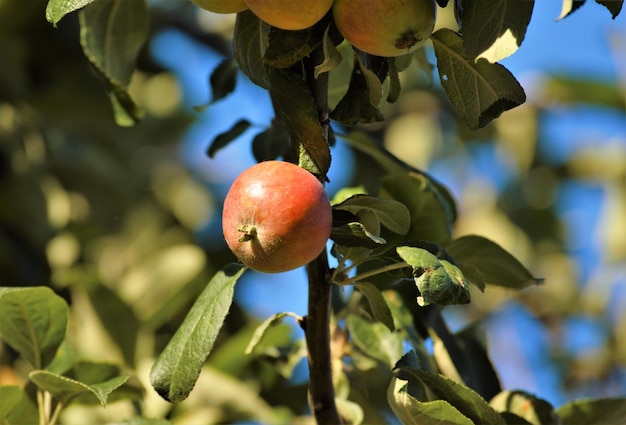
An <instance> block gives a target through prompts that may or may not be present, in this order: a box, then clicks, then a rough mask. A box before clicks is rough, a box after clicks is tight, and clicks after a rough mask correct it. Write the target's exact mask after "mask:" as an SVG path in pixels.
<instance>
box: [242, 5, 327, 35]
mask: <svg viewBox="0 0 626 425" xmlns="http://www.w3.org/2000/svg"><path fill="white" fill-rule="evenodd" d="M246 3H247V4H248V7H249V8H250V10H251V11H252V12H253V13H254V14H255V15H256V16H258V17H259V19H261V20H262V21H264V22H266V23H268V24H270V25H272V26H274V27H276V28H280V29H284V30H303V29H305V28H309V27H312V26H313V25H315V24H316V23H317V22H319V21H320V20H321V19H322V18H323V17H324V15H326V13H327V12H328V11H329V10H330V7H331V6H332V4H333V0H246Z"/></svg>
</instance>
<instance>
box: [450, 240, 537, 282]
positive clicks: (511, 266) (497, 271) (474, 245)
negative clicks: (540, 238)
mask: <svg viewBox="0 0 626 425" xmlns="http://www.w3.org/2000/svg"><path fill="white" fill-rule="evenodd" d="M445 249H446V251H447V252H448V254H450V255H451V256H452V258H454V261H455V262H456V263H458V264H464V263H468V264H471V265H472V266H474V267H476V268H477V269H478V271H479V272H480V274H481V275H482V277H483V278H484V281H485V283H487V284H489V285H497V286H504V287H506V288H512V289H523V288H526V287H527V286H530V285H536V284H540V283H542V279H537V278H534V277H533V276H532V275H531V274H530V272H529V271H528V270H527V269H526V268H525V267H524V266H523V265H522V264H521V263H520V262H519V261H518V260H517V259H516V258H515V257H513V256H512V255H511V254H509V253H508V252H507V251H505V250H504V249H503V248H502V247H500V246H499V245H498V244H496V243H495V242H493V241H490V240H489V239H487V238H484V237H482V236H476V235H469V236H463V237H460V238H458V239H456V240H454V241H452V242H450V243H449V244H447V245H446V246H445Z"/></svg>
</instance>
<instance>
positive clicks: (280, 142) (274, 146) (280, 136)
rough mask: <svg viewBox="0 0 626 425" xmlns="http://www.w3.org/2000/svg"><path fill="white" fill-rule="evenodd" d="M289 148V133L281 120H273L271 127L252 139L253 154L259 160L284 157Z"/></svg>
mask: <svg viewBox="0 0 626 425" xmlns="http://www.w3.org/2000/svg"><path fill="white" fill-rule="evenodd" d="M288 150H289V133H288V132H287V129H286V128H285V126H284V124H283V123H282V121H280V120H273V121H272V124H271V125H270V127H269V128H268V129H266V130H264V131H262V132H260V133H259V134H257V135H256V136H254V138H253V139H252V154H253V155H254V159H256V161H257V162H263V161H268V160H271V159H276V158H278V157H281V156H282V157H284V156H285V155H286V152H287V151H288Z"/></svg>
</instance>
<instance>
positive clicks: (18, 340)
mask: <svg viewBox="0 0 626 425" xmlns="http://www.w3.org/2000/svg"><path fill="white" fill-rule="evenodd" d="M67 319H68V308H67V304H66V303H65V300H63V298H61V297H59V296H58V295H56V294H55V293H54V292H53V291H52V290H51V289H50V288H47V287H43V286H41V287H33V288H0V335H1V336H2V339H3V340H4V342H6V343H7V344H8V345H9V346H11V347H12V348H13V349H14V350H15V351H17V352H18V353H20V354H21V355H22V356H23V357H24V358H25V359H26V360H27V361H28V362H29V363H30V364H31V366H32V367H33V368H35V369H43V368H44V367H46V366H47V365H48V364H50V362H51V361H52V359H53V358H54V356H55V355H56V351H57V349H58V348H59V346H60V345H61V343H62V342H63V339H64V337H65V331H66V328H67Z"/></svg>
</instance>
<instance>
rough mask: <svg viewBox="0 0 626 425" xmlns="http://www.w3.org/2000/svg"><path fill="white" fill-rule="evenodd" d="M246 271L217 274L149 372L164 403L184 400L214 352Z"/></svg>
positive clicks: (237, 268)
mask: <svg viewBox="0 0 626 425" xmlns="http://www.w3.org/2000/svg"><path fill="white" fill-rule="evenodd" d="M244 270H245V268H244V267H243V266H241V265H238V264H230V265H228V266H226V267H225V268H224V269H222V270H221V271H219V272H218V273H217V274H216V275H215V276H214V277H213V279H211V281H210V282H209V283H208V285H207V286H206V288H205V289H204V291H203V292H202V294H200V296H199V297H198V299H197V300H196V302H195V303H194V305H193V306H192V307H191V310H190V311H189V313H188V314H187V317H185V320H184V321H183V323H182V325H181V326H180V328H178V330H177V331H176V333H175V334H174V336H173V337H172V339H171V340H170V342H169V343H168V344H167V346H166V347H165V349H164V350H163V352H162V353H161V354H160V355H159V357H158V358H157V360H156V362H155V363H154V365H152V369H151V370H150V382H151V384H152V386H153V387H154V389H155V390H156V391H157V392H158V393H159V395H160V396H161V397H163V398H164V399H166V400H168V401H170V402H173V403H176V402H179V401H182V400H184V399H185V398H187V396H188V395H189V393H190V392H191V390H192V389H193V387H194V385H195V383H196V380H197V379H198V376H199V375H200V370H201V369H202V366H203V365H204V362H205V361H206V359H207V357H208V355H209V354H210V353H211V350H212V349H213V344H214V343H215V339H216V338H217V334H218V333H219V330H220V328H221V327H222V324H223V323H224V319H225V318H226V315H227V314H228V310H229V308H230V305H231V303H232V300H233V292H234V287H235V283H236V282H237V279H239V277H240V276H241V275H242V274H243V272H244Z"/></svg>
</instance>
